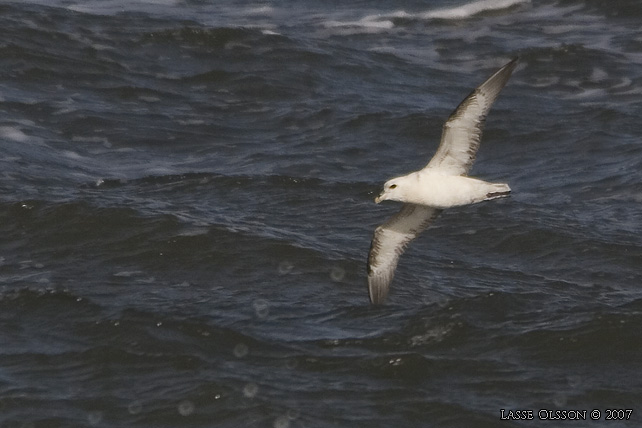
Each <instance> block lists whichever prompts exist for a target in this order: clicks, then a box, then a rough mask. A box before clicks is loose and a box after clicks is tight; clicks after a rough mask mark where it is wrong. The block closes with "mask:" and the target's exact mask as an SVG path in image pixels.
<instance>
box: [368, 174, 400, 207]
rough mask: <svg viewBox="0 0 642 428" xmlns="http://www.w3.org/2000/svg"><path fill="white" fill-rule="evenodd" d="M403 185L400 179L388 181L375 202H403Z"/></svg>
mask: <svg viewBox="0 0 642 428" xmlns="http://www.w3.org/2000/svg"><path fill="white" fill-rule="evenodd" d="M400 187H401V183H400V180H399V178H393V179H392V180H388V181H386V183H385V184H384V185H383V190H382V191H381V193H380V194H379V196H377V197H376V198H375V200H374V201H375V202H376V203H379V202H381V201H388V200H391V201H399V200H401V190H400Z"/></svg>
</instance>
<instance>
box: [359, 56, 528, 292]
mask: <svg viewBox="0 0 642 428" xmlns="http://www.w3.org/2000/svg"><path fill="white" fill-rule="evenodd" d="M517 60H518V58H515V59H513V60H512V61H510V62H509V63H508V64H506V65H504V66H503V67H502V68H500V69H499V70H498V71H497V72H495V74H493V75H492V76H490V77H489V78H488V79H487V80H486V81H485V82H484V83H482V84H481V85H479V86H478V87H477V88H476V89H475V90H474V91H473V92H471V93H470V95H468V96H467V97H466V98H465V99H464V100H463V101H462V102H461V104H459V106H458V107H457V108H456V109H455V111H454V112H452V114H451V115H450V117H449V118H448V120H447V121H446V123H445V124H444V127H443V130H442V134H441V142H440V144H439V147H438V148H437V152H436V153H435V156H433V158H432V159H431V160H430V162H428V165H426V166H425V167H424V168H423V169H421V170H419V171H415V172H412V173H410V174H408V175H404V176H402V177H396V178H393V179H391V180H388V181H387V182H386V183H385V184H384V186H383V191H382V192H381V194H380V195H379V196H377V197H376V198H375V202H376V203H379V202H381V201H385V200H391V201H399V202H403V203H404V204H403V206H402V207H401V210H400V211H399V212H398V213H397V214H395V215H394V216H392V217H391V218H390V219H389V220H388V221H386V222H385V223H384V224H382V225H380V226H379V227H377V228H376V229H375V232H374V237H373V238H372V244H371V245H370V253H369V254H368V292H369V294H370V301H371V302H372V303H373V304H380V303H383V302H384V300H385V299H386V297H387V296H388V291H389V289H390V283H391V282H392V278H393V276H394V273H395V269H396V267H397V263H398V261H399V256H401V254H402V253H403V252H404V250H405V249H406V246H407V245H408V243H409V242H410V241H412V240H413V239H415V238H416V237H417V235H419V233H421V232H422V231H423V230H424V229H426V228H427V227H428V226H429V225H430V224H431V223H432V222H433V221H434V220H435V219H436V218H437V217H438V216H439V214H440V213H441V212H442V211H443V210H444V209H446V208H451V207H457V206H462V205H469V204H476V203H478V202H482V201H489V200H492V199H497V198H504V197H506V196H508V195H509V194H510V191H511V190H510V187H508V184H505V183H488V182H486V181H482V180H479V179H476V178H472V177H468V172H469V171H470V168H471V166H472V165H473V162H474V161H475V155H476V153H477V149H478V148H479V141H480V139H481V134H482V130H483V127H484V122H485V119H486V115H487V114H488V111H489V110H490V107H491V106H492V105H493V102H494V101H495V99H496V98H497V96H498V95H499V92H500V91H501V90H502V88H503V87H504V86H505V85H506V82H508V79H509V78H510V76H511V74H512V72H513V70H514V69H515V66H516V65H517Z"/></svg>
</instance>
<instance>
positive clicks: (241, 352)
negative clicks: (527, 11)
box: [234, 343, 250, 358]
mask: <svg viewBox="0 0 642 428" xmlns="http://www.w3.org/2000/svg"><path fill="white" fill-rule="evenodd" d="M249 351H250V348H248V346H247V345H246V344H245V343H239V344H238V345H236V346H235V347H234V356H235V357H236V358H243V357H245V356H246V355H247V354H248V352H249Z"/></svg>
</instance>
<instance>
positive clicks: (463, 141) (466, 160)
mask: <svg viewBox="0 0 642 428" xmlns="http://www.w3.org/2000/svg"><path fill="white" fill-rule="evenodd" d="M517 60H518V58H515V59H513V60H512V61H511V62H509V63H508V64H506V65H505V66H503V67H502V68H500V69H499V70H498V71H497V72H496V73H495V74H493V75H492V76H490V77H489V78H488V80H486V81H485V82H484V83H482V84H481V85H479V86H478V87H477V88H476V89H475V90H474V91H473V92H471V93H470V95H468V96H467V97H466V98H465V99H464V101H462V102H461V104H459V106H458V107H457V108H456V109H455V111H454V112H452V114H451V115H450V117H449V118H448V120H447V121H446V123H445V124H444V128H443V131H442V134H441V143H440V144H439V148H438V149H437V153H435V156H433V158H432V159H431V160H430V162H429V163H428V165H426V167H425V168H424V169H437V170H439V171H440V172H441V173H444V174H448V175H466V174H468V171H470V168H471V166H472V165H473V162H474V161H475V155H476V154H477V149H478V148H479V140H480V139H481V134H482V131H483V128H484V122H485V120H486V115H487V114H488V111H489V110H490V107H491V106H492V105H493V102H494V101H495V99H496V98H497V96H498V95H499V92H500V91H501V90H502V88H503V87H504V86H505V85H506V82H508V78H509V77H510V76H511V73H512V72H513V70H514V69H515V66H516V65H517Z"/></svg>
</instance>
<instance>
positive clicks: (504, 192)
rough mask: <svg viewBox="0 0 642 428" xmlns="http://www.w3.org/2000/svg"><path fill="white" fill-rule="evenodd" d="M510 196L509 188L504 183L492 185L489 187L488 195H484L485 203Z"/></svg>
mask: <svg viewBox="0 0 642 428" xmlns="http://www.w3.org/2000/svg"><path fill="white" fill-rule="evenodd" d="M508 195H510V187H508V184H506V183H493V184H491V185H490V187H489V190H488V193H486V198H485V199H484V200H485V201H490V200H492V199H498V198H505V197H507V196H508Z"/></svg>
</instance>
